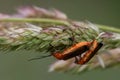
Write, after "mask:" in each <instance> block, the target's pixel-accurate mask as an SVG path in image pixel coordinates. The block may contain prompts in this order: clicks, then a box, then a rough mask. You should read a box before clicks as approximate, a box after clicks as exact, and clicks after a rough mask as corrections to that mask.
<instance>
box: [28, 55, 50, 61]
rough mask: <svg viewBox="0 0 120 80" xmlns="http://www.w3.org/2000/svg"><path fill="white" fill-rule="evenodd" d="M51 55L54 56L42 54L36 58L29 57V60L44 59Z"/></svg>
mask: <svg viewBox="0 0 120 80" xmlns="http://www.w3.org/2000/svg"><path fill="white" fill-rule="evenodd" d="M50 56H52V55H51V54H50V55H45V56H41V57H36V58H32V59H29V60H28V61H32V60H38V59H43V58H47V57H50Z"/></svg>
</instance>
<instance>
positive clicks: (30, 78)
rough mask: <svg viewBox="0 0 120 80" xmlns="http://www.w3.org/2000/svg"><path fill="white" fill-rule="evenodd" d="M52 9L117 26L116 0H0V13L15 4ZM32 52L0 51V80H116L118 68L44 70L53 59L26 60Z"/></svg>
mask: <svg viewBox="0 0 120 80" xmlns="http://www.w3.org/2000/svg"><path fill="white" fill-rule="evenodd" d="M26 5H29V6H30V5H35V6H39V7H43V8H56V9H59V10H61V11H63V12H65V13H66V14H67V15H68V16H69V18H71V19H74V20H89V21H91V22H93V23H97V24H104V25H110V26H114V27H118V28H120V0H0V12H1V13H10V14H11V13H14V12H15V9H16V8H17V7H19V6H26ZM36 55H39V52H34V51H17V52H9V53H8V52H0V80H114V79H115V80H119V79H120V76H119V75H120V69H119V68H118V67H112V68H107V69H96V70H92V71H88V72H85V73H82V74H70V73H58V72H57V73H56V72H53V73H48V68H49V65H50V64H51V63H52V62H53V61H55V59H54V58H46V59H42V60H37V61H32V62H29V61H27V59H29V58H30V57H34V56H36Z"/></svg>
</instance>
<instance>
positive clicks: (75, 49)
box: [30, 39, 103, 65]
mask: <svg viewBox="0 0 120 80" xmlns="http://www.w3.org/2000/svg"><path fill="white" fill-rule="evenodd" d="M102 46H103V43H101V42H98V41H97V40H96V39H94V40H93V41H91V42H89V41H84V42H79V43H77V44H74V45H73V46H71V47H69V48H67V49H65V50H64V51H62V52H55V53H52V54H50V55H47V56H42V57H40V58H33V59H30V60H36V59H41V58H45V57H49V56H54V57H55V58H57V59H59V60H68V59H71V58H75V63H76V64H81V65H83V64H85V63H87V62H88V61H89V60H90V59H91V58H92V57H93V56H94V55H95V54H96V53H97V51H98V50H99V49H100V48H101V47H102ZM78 57H79V58H78Z"/></svg>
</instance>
